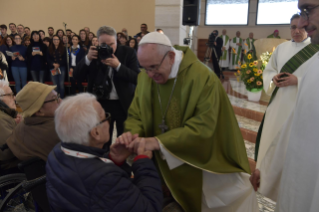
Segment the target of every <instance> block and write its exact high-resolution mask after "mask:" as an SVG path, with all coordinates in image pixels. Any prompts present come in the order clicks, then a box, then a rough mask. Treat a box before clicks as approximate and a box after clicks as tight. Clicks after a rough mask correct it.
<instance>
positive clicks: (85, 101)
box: [54, 93, 99, 145]
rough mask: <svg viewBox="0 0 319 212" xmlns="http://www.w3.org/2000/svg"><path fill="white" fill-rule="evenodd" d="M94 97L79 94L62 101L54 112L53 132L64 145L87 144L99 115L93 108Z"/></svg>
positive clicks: (87, 94)
mask: <svg viewBox="0 0 319 212" xmlns="http://www.w3.org/2000/svg"><path fill="white" fill-rule="evenodd" d="M95 100H96V97H95V96H94V95H92V94H89V93H81V94H77V95H76V96H72V97H68V98H66V99H65V100H63V101H62V103H61V104H60V106H59V107H58V109H57V110H56V111H55V118H54V121H55V130H56V132H57V134H58V136H59V138H60V139H61V141H62V142H65V143H76V144H81V145H88V144H89V139H90V136H89V132H90V131H91V129H92V128H94V127H95V126H96V125H97V124H98V123H99V114H98V112H97V111H96V109H95V108H94V106H93V102H94V101H95Z"/></svg>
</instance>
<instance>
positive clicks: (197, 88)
mask: <svg viewBox="0 0 319 212" xmlns="http://www.w3.org/2000/svg"><path fill="white" fill-rule="evenodd" d="M174 48H175V49H176V50H180V51H182V57H181V61H180V65H179V67H177V68H176V67H175V68H176V76H175V77H173V78H170V79H168V80H167V82H166V83H164V84H157V83H156V82H155V81H154V80H153V79H152V78H150V77H149V76H148V74H147V71H145V70H144V71H143V70H142V71H141V73H140V74H139V76H138V84H137V87H136V91H135V96H134V99H133V101H132V104H131V106H130V108H129V111H128V118H127V120H126V122H125V131H126V132H131V133H132V134H138V135H139V137H145V138H149V137H156V139H157V141H158V142H159V145H160V146H162V147H163V148H164V149H165V150H166V151H168V152H169V153H170V154H171V155H173V157H175V158H176V159H179V160H180V161H182V162H183V164H182V165H180V166H178V167H176V168H174V169H170V168H169V166H168V163H167V161H166V160H163V157H162V154H161V153H160V151H154V153H155V160H156V163H157V166H158V168H159V171H160V173H161V176H162V178H163V181H164V182H165V184H166V185H167V186H168V188H169V190H170V191H171V194H172V195H173V197H174V199H175V200H176V201H177V202H178V203H179V204H180V205H181V206H182V208H183V209H184V210H185V211H187V212H200V211H201V204H202V185H203V171H206V172H210V173H218V174H219V173H220V174H224V173H225V174H226V173H235V172H244V173H249V174H250V173H251V172H250V168H249V163H248V159H247V155H246V150H245V146H244V141H243V138H242V135H241V132H240V129H239V127H238V123H237V120H236V117H235V115H234V111H233V108H232V105H231V103H230V102H229V99H228V96H227V94H226V92H225V90H224V88H223V86H222V84H221V82H220V80H219V79H218V78H217V76H216V75H215V73H214V72H213V71H212V70H211V69H210V68H208V67H207V66H206V65H204V64H203V63H202V62H200V61H199V60H198V58H197V57H196V55H195V54H194V53H193V52H192V51H191V50H190V49H189V48H188V47H181V46H175V47H174ZM166 54H167V53H166ZM165 57H166V55H165V56H164V58H163V60H164V59H165ZM163 60H162V62H163ZM175 62H176V58H175ZM160 65H161V64H160ZM160 65H159V66H160ZM173 69H174V66H173V68H172V71H173ZM176 77H177V79H176ZM175 79H176V81H175ZM175 82H176V85H175V86H174V84H175ZM172 90H173V92H172ZM171 93H172V96H171V98H170V95H171ZM158 95H159V96H158ZM159 99H160V100H159ZM168 104H169V106H168V110H167V113H166V114H165V122H166V123H167V126H168V129H167V130H166V132H165V133H162V131H161V129H160V128H159V125H160V124H161V123H162V113H163V110H165V109H166V108H167V105H168ZM161 105H162V106H161ZM161 112H162V113H161Z"/></svg>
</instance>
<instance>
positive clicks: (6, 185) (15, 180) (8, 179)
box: [0, 173, 27, 203]
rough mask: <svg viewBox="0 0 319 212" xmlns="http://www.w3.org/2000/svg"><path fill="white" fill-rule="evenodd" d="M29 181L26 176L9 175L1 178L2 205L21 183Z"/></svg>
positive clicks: (0, 194)
mask: <svg viewBox="0 0 319 212" xmlns="http://www.w3.org/2000/svg"><path fill="white" fill-rule="evenodd" d="M25 180H27V178H26V175H25V174H22V173H21V174H20V173H19V174H8V175H5V176H2V177H0V203H1V201H2V200H3V199H4V198H5V197H6V195H7V194H8V193H9V192H10V190H12V189H13V188H14V187H15V186H16V185H18V184H19V183H21V182H23V181H25Z"/></svg>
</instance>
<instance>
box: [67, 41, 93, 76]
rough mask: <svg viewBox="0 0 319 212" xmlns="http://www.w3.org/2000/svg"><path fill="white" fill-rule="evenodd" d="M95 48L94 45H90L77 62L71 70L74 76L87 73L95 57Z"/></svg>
mask: <svg viewBox="0 0 319 212" xmlns="http://www.w3.org/2000/svg"><path fill="white" fill-rule="evenodd" d="M97 54H98V53H97V50H96V47H95V46H91V47H90V49H89V51H88V53H87V55H86V56H85V57H84V58H83V59H82V60H81V61H80V62H79V64H78V65H77V66H76V68H75V70H74V71H73V77H74V78H82V77H84V76H86V75H87V72H88V71H89V66H90V64H91V62H92V60H94V59H97Z"/></svg>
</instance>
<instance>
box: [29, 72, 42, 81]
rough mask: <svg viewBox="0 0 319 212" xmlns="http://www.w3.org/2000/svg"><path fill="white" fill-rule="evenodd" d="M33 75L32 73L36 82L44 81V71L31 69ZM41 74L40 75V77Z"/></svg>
mask: <svg viewBox="0 0 319 212" xmlns="http://www.w3.org/2000/svg"><path fill="white" fill-rule="evenodd" d="M31 75H32V80H33V81H35V82H41V83H43V82H44V71H43V70H41V71H32V70H31ZM38 76H39V77H38Z"/></svg>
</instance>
